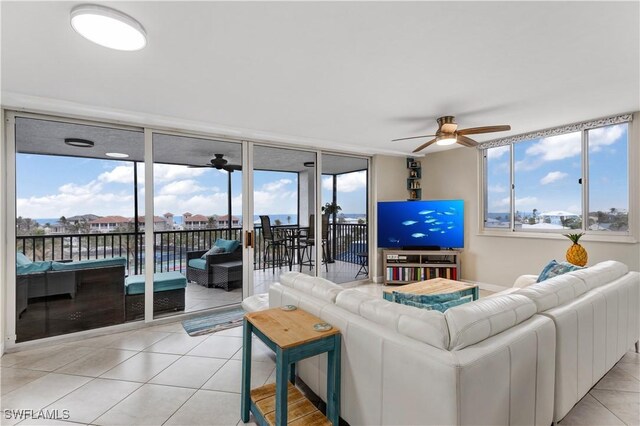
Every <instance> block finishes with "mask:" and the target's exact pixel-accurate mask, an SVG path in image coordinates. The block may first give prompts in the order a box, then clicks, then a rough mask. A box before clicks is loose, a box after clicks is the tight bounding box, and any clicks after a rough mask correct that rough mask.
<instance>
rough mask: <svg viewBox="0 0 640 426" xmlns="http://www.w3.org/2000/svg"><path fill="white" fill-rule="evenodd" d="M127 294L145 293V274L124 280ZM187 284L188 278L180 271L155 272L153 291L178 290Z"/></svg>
mask: <svg viewBox="0 0 640 426" xmlns="http://www.w3.org/2000/svg"><path fill="white" fill-rule="evenodd" d="M124 285H125V288H126V293H127V294H144V275H131V276H129V277H127V278H126V279H125V280H124ZM186 286H187V278H186V277H185V276H184V275H182V274H181V273H180V272H177V271H172V272H159V273H157V274H153V291H154V293H155V292H159V291H169V290H178V289H181V288H185V287H186Z"/></svg>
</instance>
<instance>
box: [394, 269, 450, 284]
mask: <svg viewBox="0 0 640 426" xmlns="http://www.w3.org/2000/svg"><path fill="white" fill-rule="evenodd" d="M386 274H387V281H425V280H430V279H432V278H447V279H449V280H457V278H458V271H457V269H456V268H455V267H449V268H444V267H443V268H433V267H403V266H387V271H386Z"/></svg>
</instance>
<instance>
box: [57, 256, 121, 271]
mask: <svg viewBox="0 0 640 426" xmlns="http://www.w3.org/2000/svg"><path fill="white" fill-rule="evenodd" d="M126 265H127V259H126V258H124V257H110V258H107V259H87V260H78V261H75V262H68V263H64V262H51V269H52V270H53V271H76V270H79V269H93V268H106V267H108V266H126Z"/></svg>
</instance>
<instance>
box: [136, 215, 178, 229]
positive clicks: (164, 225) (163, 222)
mask: <svg viewBox="0 0 640 426" xmlns="http://www.w3.org/2000/svg"><path fill="white" fill-rule="evenodd" d="M130 222H131V223H133V219H130ZM145 223H146V222H145V217H144V216H138V231H139V232H143V231H144V228H145ZM172 229H173V216H172V220H171V225H169V223H168V221H167V219H166V217H160V216H154V217H153V230H154V231H170V230H172Z"/></svg>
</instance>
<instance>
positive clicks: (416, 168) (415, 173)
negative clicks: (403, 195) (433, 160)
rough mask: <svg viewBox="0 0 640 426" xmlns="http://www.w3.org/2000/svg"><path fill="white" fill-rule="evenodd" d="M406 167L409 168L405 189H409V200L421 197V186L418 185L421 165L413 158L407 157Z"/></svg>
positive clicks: (420, 176)
mask: <svg viewBox="0 0 640 426" xmlns="http://www.w3.org/2000/svg"><path fill="white" fill-rule="evenodd" d="M407 169H409V177H408V178H407V190H408V191H409V198H407V200H409V201H415V200H421V199H422V188H421V187H420V179H421V178H422V167H421V165H420V162H419V161H416V159H415V158H411V157H409V158H407Z"/></svg>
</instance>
